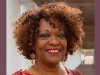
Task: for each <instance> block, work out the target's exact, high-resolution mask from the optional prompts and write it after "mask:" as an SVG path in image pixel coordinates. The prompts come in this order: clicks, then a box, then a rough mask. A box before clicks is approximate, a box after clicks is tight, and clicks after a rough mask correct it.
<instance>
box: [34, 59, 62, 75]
mask: <svg viewBox="0 0 100 75" xmlns="http://www.w3.org/2000/svg"><path fill="white" fill-rule="evenodd" d="M35 66H36V67H37V68H38V69H39V70H40V71H41V72H42V73H43V75H44V74H46V75H60V74H61V68H60V64H59V63H58V64H50V63H42V62H40V61H38V60H36V61H35Z"/></svg>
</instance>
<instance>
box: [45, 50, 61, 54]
mask: <svg viewBox="0 0 100 75" xmlns="http://www.w3.org/2000/svg"><path fill="white" fill-rule="evenodd" d="M46 51H47V52H48V53H49V54H59V53H60V51H61V50H60V49H47V50H46Z"/></svg>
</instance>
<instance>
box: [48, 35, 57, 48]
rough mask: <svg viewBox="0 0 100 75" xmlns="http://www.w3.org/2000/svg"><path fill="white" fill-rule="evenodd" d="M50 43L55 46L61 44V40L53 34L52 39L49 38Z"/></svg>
mask: <svg viewBox="0 0 100 75" xmlns="http://www.w3.org/2000/svg"><path fill="white" fill-rule="evenodd" d="M49 44H50V45H54V46H56V45H59V40H58V39H57V37H55V36H53V37H51V39H50V40H49Z"/></svg>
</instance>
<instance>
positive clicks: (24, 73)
mask: <svg viewBox="0 0 100 75" xmlns="http://www.w3.org/2000/svg"><path fill="white" fill-rule="evenodd" d="M65 69H66V71H67V73H68V74H69V75H73V73H72V72H71V71H70V70H69V69H67V68H66V67H65ZM76 71H77V72H78V74H79V75H82V74H81V73H80V72H79V71H78V70H76ZM12 75H33V74H32V73H31V72H30V71H29V70H27V69H21V70H19V71H17V72H15V73H14V74H12Z"/></svg>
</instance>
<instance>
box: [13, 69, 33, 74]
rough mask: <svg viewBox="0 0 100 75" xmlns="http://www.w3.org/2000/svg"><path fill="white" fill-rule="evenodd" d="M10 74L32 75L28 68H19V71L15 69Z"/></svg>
mask: <svg viewBox="0 0 100 75" xmlns="http://www.w3.org/2000/svg"><path fill="white" fill-rule="evenodd" d="M12 75H33V74H32V73H31V72H30V71H29V70H28V69H21V70H19V71H16V72H15V73H13V74H12Z"/></svg>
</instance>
